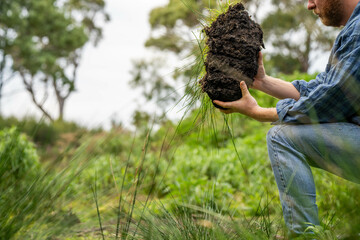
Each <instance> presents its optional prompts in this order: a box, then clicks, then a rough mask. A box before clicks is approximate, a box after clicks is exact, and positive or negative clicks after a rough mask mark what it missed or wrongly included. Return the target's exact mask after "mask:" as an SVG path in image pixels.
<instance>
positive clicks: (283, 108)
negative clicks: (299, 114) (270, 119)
mask: <svg viewBox="0 0 360 240" xmlns="http://www.w3.org/2000/svg"><path fill="white" fill-rule="evenodd" d="M295 103H296V101H295V100H294V99H292V98H286V99H282V100H280V101H278V103H277V104H276V112H277V114H278V116H279V121H278V123H284V122H287V121H286V119H285V117H286V116H287V113H288V111H289V109H290V108H291V107H292V106H293V105H294V104H295ZM288 117H290V116H288ZM289 120H290V119H289ZM290 122H291V120H290Z"/></svg>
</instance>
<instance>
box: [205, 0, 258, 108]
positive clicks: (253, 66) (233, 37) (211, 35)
mask: <svg viewBox="0 0 360 240" xmlns="http://www.w3.org/2000/svg"><path fill="white" fill-rule="evenodd" d="M203 31H205V34H206V35H207V40H206V45H207V46H208V47H209V50H208V53H207V57H206V61H205V69H206V74H205V76H204V77H203V78H202V79H201V80H200V85H201V88H202V90H203V91H204V92H206V93H207V94H208V95H209V97H210V98H211V99H212V100H220V101H224V102H231V101H235V100H238V99H240V98H241V97H242V94H241V90H240V86H239V85H240V84H239V83H240V81H245V82H246V84H247V86H250V85H251V84H252V82H253V81H254V80H253V79H254V76H255V75H256V73H257V69H258V57H259V51H260V50H261V47H263V48H265V47H264V42H263V31H262V30H261V28H260V25H259V24H257V23H255V22H254V21H253V20H252V19H251V17H250V16H249V14H248V12H247V11H246V10H245V8H244V6H243V4H241V3H238V4H235V5H233V6H230V7H229V9H228V11H227V12H225V13H223V14H221V15H219V16H218V18H217V19H216V20H215V21H214V22H213V23H212V24H211V26H210V27H205V28H204V30H203ZM214 106H215V107H218V108H222V107H220V106H218V105H216V104H214Z"/></svg>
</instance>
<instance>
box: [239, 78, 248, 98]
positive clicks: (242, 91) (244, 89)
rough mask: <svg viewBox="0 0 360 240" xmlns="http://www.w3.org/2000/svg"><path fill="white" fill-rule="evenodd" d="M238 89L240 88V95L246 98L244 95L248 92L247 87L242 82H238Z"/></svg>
mask: <svg viewBox="0 0 360 240" xmlns="http://www.w3.org/2000/svg"><path fill="white" fill-rule="evenodd" d="M240 88H241V94H242V95H243V96H246V95H248V94H249V90H248V88H247V86H246V84H245V82H244V81H241V82H240Z"/></svg>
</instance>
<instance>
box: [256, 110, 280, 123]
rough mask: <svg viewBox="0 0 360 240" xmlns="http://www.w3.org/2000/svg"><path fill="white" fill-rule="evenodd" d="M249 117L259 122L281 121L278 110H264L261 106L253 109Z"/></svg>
mask: <svg viewBox="0 0 360 240" xmlns="http://www.w3.org/2000/svg"><path fill="white" fill-rule="evenodd" d="M249 117H251V118H253V119H255V120H257V121H259V122H275V121H277V120H278V119H279V116H278V114H277V111H276V108H263V107H260V106H256V107H255V108H253V111H252V112H251V113H250V114H249Z"/></svg>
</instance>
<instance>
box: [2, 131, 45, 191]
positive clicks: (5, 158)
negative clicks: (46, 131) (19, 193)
mask: <svg viewBox="0 0 360 240" xmlns="http://www.w3.org/2000/svg"><path fill="white" fill-rule="evenodd" d="M39 168H40V165H39V157H38V155H37V153H36V149H35V147H34V145H33V143H31V142H30V141H28V139H27V137H26V136H25V135H24V134H21V133H20V132H19V131H18V130H17V128H15V127H13V128H10V129H4V130H3V131H0V191H1V190H4V189H3V188H4V187H7V186H11V185H12V184H15V183H16V182H18V181H22V180H23V179H26V178H27V179H31V178H32V177H34V175H33V173H34V172H37V171H38V170H39Z"/></svg>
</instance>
